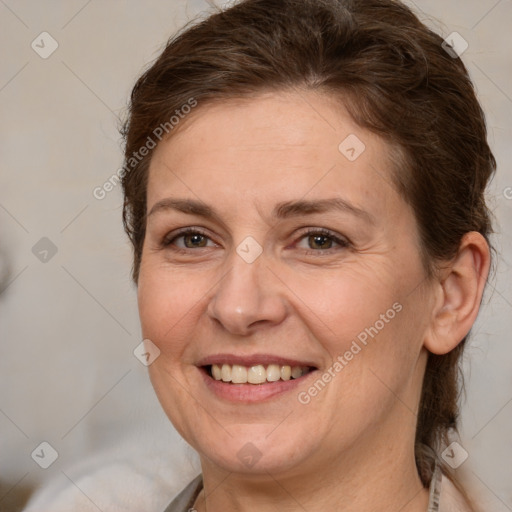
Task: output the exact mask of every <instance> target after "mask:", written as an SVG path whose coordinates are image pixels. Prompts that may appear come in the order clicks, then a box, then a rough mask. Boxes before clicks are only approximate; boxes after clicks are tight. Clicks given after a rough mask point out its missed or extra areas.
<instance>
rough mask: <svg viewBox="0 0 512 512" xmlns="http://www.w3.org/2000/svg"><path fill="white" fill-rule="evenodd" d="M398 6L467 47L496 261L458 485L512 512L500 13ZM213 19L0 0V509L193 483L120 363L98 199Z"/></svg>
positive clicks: (509, 8) (116, 262)
mask: <svg viewBox="0 0 512 512" xmlns="http://www.w3.org/2000/svg"><path fill="white" fill-rule="evenodd" d="M211 3H213V1H212V2H211ZM218 3H219V4H221V2H218ZM409 4H410V5H413V6H414V7H415V9H416V10H417V11H418V12H419V13H420V16H421V18H422V19H423V20H427V18H430V17H435V18H436V19H438V20H441V21H440V22H439V21H432V20H430V21H428V23H429V24H432V25H433V26H434V27H436V30H437V31H438V32H440V33H442V34H443V36H447V35H448V34H450V33H451V32H453V31H457V32H459V33H460V34H461V35H462V36H463V37H464V38H465V39H466V40H467V41H468V43H469V48H468V50H467V51H466V52H465V53H464V55H463V60H464V61H465V63H466V64H467V65H468V67H469V69H470V72H471V75H472V77H473V79H474V82H475V85H476V88H477V91H478V93H479V97H480V99H481V102H482V105H483V107H484V110H485V111H486V114H487V118H488V125H489V139H490V143H491V145H492V147H493V149H494V151H495V154H496V157H497V159H498V164H499V170H498V174H497V176H496V178H495V180H494V181H493V183H492V186H491V188H490V190H489V201H490V204H491V207H492V209H493V211H494V212H495V215H496V218H497V223H496V228H497V231H498V234H499V236H498V237H497V238H496V247H497V249H498V252H499V254H500V257H499V261H497V272H496V275H495V277H494V278H493V280H492V281H491V283H490V286H489V288H488V293H487V294H486V297H485V301H484V306H483V309H482V311H481V315H480V317H479V320H478V322H477V325H476V326H475V328H474V337H473V339H472V341H471V344H470V345H469V347H468V350H467V352H466V358H465V367H466V375H467V403H466V404H465V405H464V407H463V427H462V439H461V444H462V446H464V448H465V450H467V452H468V453H469V458H468V460H467V461H466V462H465V463H464V464H463V465H462V466H461V469H460V473H461V476H462V477H463V478H464V479H465V481H466V482H467V485H468V486H469V488H470V489H471V492H472V493H473V495H474V496H475V497H476V498H477V499H478V500H479V501H480V503H482V504H484V505H485V507H487V508H486V509H487V510H493V511H497V512H500V511H507V510H512V482H511V464H510V460H511V459H512V443H511V442H510V432H511V425H512V372H511V366H512V365H511V362H512V343H511V341H510V332H511V328H512V322H511V317H512V291H511V287H510V283H511V255H512V247H511V245H512V244H511V240H512V236H511V234H512V188H508V187H512V173H511V170H510V165H511V161H512V144H511V143H510V141H511V132H512V130H511V127H512V85H511V82H512V80H511V78H512V62H511V57H510V55H511V48H512V35H511V32H512V31H511V25H512V1H511V0H500V1H497V0H464V1H453V0H452V1H446V0H432V1H427V0H416V2H415V3H414V4H413V3H412V2H409ZM210 8H211V7H210V6H209V4H208V3H207V2H206V1H203V0H189V1H186V0H168V1H163V0H151V1H145V2H140V1H135V0H106V1H99V0H92V1H86V0H68V1H65V2H64V1H57V0H53V1H50V0H46V1H34V0H31V1H28V0H19V1H14V0H0V44H1V48H2V63H1V67H0V120H1V124H0V130H1V138H0V159H1V160H0V161H1V175H0V279H1V280H2V286H1V289H2V290H3V291H2V293H1V294H0V336H1V338H0V339H1V344H2V345H1V347H2V351H1V357H0V375H1V387H0V435H1V439H0V509H1V510H17V509H19V507H20V506H21V503H22V502H23V501H24V500H25V499H26V497H27V496H28V495H29V494H30V493H31V492H32V491H33V490H34V489H36V488H37V487H38V486H41V485H42V484H45V483H47V482H49V481H52V482H53V484H52V485H53V486H54V487H55V486H57V487H60V486H62V487H64V486H67V487H68V491H69V489H72V491H69V492H74V494H75V498H74V499H76V500H77V502H78V500H82V501H83V503H84V510H85V509H86V507H87V506H89V507H92V508H91V510H98V509H101V505H99V504H101V503H102V499H103V498H102V493H103V494H104V493H108V492H109V489H108V488H105V485H106V484H105V479H103V483H102V484H100V483H99V482H98V479H97V478H96V479H94V478H92V479H89V480H87V478H86V479H85V480H84V477H83V475H84V474H87V473H88V472H89V471H97V468H98V467H101V468H104V471H105V472H107V473H108V471H109V470H110V469H109V468H110V467H112V468H113V471H114V473H115V471H116V470H117V469H119V468H121V470H122V471H126V468H128V470H130V468H132V471H133V472H138V473H137V475H136V477H134V483H133V486H134V489H136V488H137V489H138V491H139V492H140V493H142V494H144V493H146V499H147V503H148V506H147V507H145V510H159V509H160V508H161V507H162V506H163V504H164V503H166V501H167V500H168V499H169V498H170V497H171V496H172V495H173V494H174V493H175V492H176V491H177V490H178V489H179V488H180V487H182V486H183V485H184V484H185V482H187V481H188V480H189V479H190V478H191V477H192V476H193V475H194V474H195V473H196V472H198V471H199V466H198V465H197V460H196V458H195V456H194V454H193V453H192V451H191V450H190V449H189V448H187V447H186V445H185V443H184V442H183V441H181V440H180V438H179V436H178V435H177V434H176V433H175V432H174V430H173V429H172V427H171V425H170V423H169V422H168V421H167V419H166V417H165V416H164V414H163V412H162V411H161V410H160V406H159V404H158V402H157V400H156V398H155V397H154V393H153V391H152V389H151V387H150V384H149V380H148V377H147V372H146V368H145V367H144V366H143V365H142V364H141V363H140V362H139V361H138V360H137V359H136V358H135V357H134V356H133V353H132V352H133V350H134V348H135V347H136V346H137V345H138V344H139V343H140V341H141V339H140V328H139V322H138V317H137V308H136V297H135V290H134V287H133V286H132V284H131V282H130V266H131V254H130V248H129V246H128V243H127V240H126V238H125V236H124V233H123V231H122V227H121V204H122V203H121V201H122V199H121V193H120V187H116V188H115V189H114V190H113V191H111V192H110V193H108V194H107V195H106V197H105V198H104V199H103V200H97V199H95V198H94V196H93V190H94V188H95V187H98V186H101V185H102V184H103V183H104V182H105V181H107V180H108V179H109V178H110V177H111V176H112V175H113V174H114V173H115V172H116V170H117V169H118V168H119V167H120V166H121V164H122V157H121V150H120V137H119V135H118V132H117V128H118V120H117V119H118V117H119V116H122V115H123V112H124V109H125V107H126V104H127V99H128V96H129V92H130V90H131V87H132V85H133V83H134V80H135V78H136V77H137V76H138V74H139V73H140V72H141V70H142V69H143V68H144V66H146V65H147V64H148V63H149V62H150V61H151V60H152V59H153V58H155V57H156V56H157V54H158V52H159V51H160V50H161V49H162V47H163V44H164V43H165V41H166V40H167V38H168V37H169V36H171V35H172V34H173V33H174V32H175V31H176V29H177V28H178V27H181V26H182V25H183V24H184V23H185V22H186V21H188V20H189V19H191V18H192V17H194V16H195V15H196V14H197V13H199V12H206V11H207V9H210ZM43 31H47V32H49V33H50V34H51V35H52V37H53V38H55V40H56V41H57V42H58V44H59V47H58V49H57V50H56V51H55V53H53V54H52V55H51V56H50V57H49V58H47V59H42V58H41V57H40V56H39V55H38V54H37V53H36V52H35V51H34V50H33V49H32V48H31V42H32V41H33V40H34V39H36V37H37V36H38V35H39V34H40V33H41V32H43ZM507 197H508V199H507ZM42 237H47V238H49V239H50V240H51V241H52V242H53V243H54V244H55V245H56V247H57V249H58V252H57V254H56V255H55V256H54V257H52V258H51V259H50V260H49V261H48V262H46V263H44V262H41V261H40V260H39V259H38V258H36V256H35V255H34V254H33V252H32V248H33V246H34V245H35V244H36V243H37V242H38V241H39V240H40V239H41V238H42ZM42 441H47V442H49V443H50V444H51V445H52V446H53V447H54V448H55V449H56V450H57V451H58V453H59V457H58V459H57V460H56V461H55V463H54V464H53V465H52V466H51V467H50V468H48V469H46V470H44V469H41V468H40V467H39V466H38V465H37V464H36V463H35V462H34V460H33V459H32V458H31V453H32V451H33V450H34V449H35V448H36V447H37V446H38V445H39V444H40V443H41V442H42ZM116 468H117V469H116ZM144 475H149V476H148V477H147V478H146V480H147V481H145V480H144ZM107 482H108V478H107ZM102 485H103V488H102V487H101V486H102ZM137 486H139V487H137ZM152 486H153V487H152ZM155 486H157V487H158V486H159V487H158V489H156V488H154V487H155ZM153 491H154V492H153ZM111 492H115V489H113V488H112V489H111ZM93 505H94V506H93ZM95 507H96V508H95ZM151 507H154V508H151ZM141 510H142V509H141Z"/></svg>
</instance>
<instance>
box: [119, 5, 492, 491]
mask: <svg viewBox="0 0 512 512" xmlns="http://www.w3.org/2000/svg"><path fill="white" fill-rule="evenodd" d="M442 43H443V39H442V38H441V37H440V36H439V35H437V34H435V33H434V32H433V31H431V30H430V29H428V28H427V27H426V26H425V25H424V24H423V23H421V22H420V21H419V20H418V18H417V17H416V16H415V15H414V13H413V12H412V11H411V10H410V9H409V8H408V7H406V6H405V5H403V4H402V3H400V2H398V1H394V0H242V1H241V2H239V3H238V4H235V5H234V6H233V7H231V8H229V9H227V10H225V11H220V12H217V13H215V14H213V15H211V16H210V17H208V18H207V19H205V20H203V21H201V22H198V23H196V24H194V25H192V26H190V27H186V29H185V30H183V31H182V32H181V33H180V34H178V35H177V36H176V37H174V38H172V39H171V40H170V41H169V43H168V44H167V46H166V48H165V49H164V51H163V52H162V53H161V55H160V56H159V57H158V59H157V60H156V62H155V63H154V64H153V65H152V66H151V67H150V68H149V69H148V70H147V71H146V72H145V73H144V74H143V75H142V76H141V77H140V78H139V80H138V81H137V83H136V85H135V87H134V89H133V91H132V95H131V105H130V111H129V117H128V119H127V121H126V124H125V126H124V132H123V133H124V135H125V138H126V147H125V158H126V162H127V163H128V162H129V161H130V158H133V154H134V152H137V151H138V149H139V148H140V147H142V146H143V145H144V144H145V143H146V141H147V140H148V136H151V134H152V133H153V132H154V130H155V128H156V127H157V126H161V125H163V124H164V123H166V122H167V123H168V120H169V119H170V117H171V116H172V115H173V113H174V112H176V110H179V109H180V108H181V107H182V106H183V105H185V104H187V102H189V101H190V98H194V99H195V101H197V102H198V104H199V106H201V105H202V104H205V103H206V102H212V101H223V100H227V99H230V98H235V97H247V96H251V95H254V94H257V93H261V92H266V91H281V90H287V89H294V88H298V87H301V88H307V89H310V90H317V91H321V92H327V93H329V94H330V95H332V96H333V97H337V98H339V99H340V101H342V103H343V104H344V105H345V107H346V108H347V109H348V111H349V113H350V114H351V116H352V117H353V118H354V120H355V121H356V122H357V123H358V124H359V125H360V126H362V127H364V128H367V129H369V130H371V131H372V132H374V133H377V134H378V135H380V136H381V137H382V138H383V139H384V140H386V141H387V142H388V143H389V144H390V145H391V147H392V148H395V149H396V152H395V153H396V155H397V159H396V160H397V162H398V164H397V166H396V167H397V168H396V169H395V170H394V181H395V185H396V187H397V189H398V190H399V191H400V193H401V194H402V196H403V198H404V199H405V200H406V201H407V202H408V203H409V204H411V205H412V208H413V210H414V212H415V216H416V220H417V223H418V226H419V233H420V237H421V250H422V256H423V261H424V265H425V269H426V272H427V274H428V276H429V277H431V276H432V275H433V274H434V273H435V271H436V268H437V264H438V263H439V262H442V261H446V260H449V259H451V258H452V257H453V256H455V254H456V253H457V250H458V247H459V244H460V241H461V239H462V237H463V235H464V234H465V233H467V232H470V231H477V232H479V233H481V234H482V235H483V236H484V237H485V238H486V240H487V241H488V242H489V236H490V233H491V232H492V227H491V220H490V212H489V211H488V209H487V206H486V204H485V199H484V191H485V188H486V185H487V183H488V181H489V180H490V178H491V177H492V175H493V173H494V171H495V168H496V162H495V159H494V157H493V154H492V152H491V150H490V148H489V146H488V143H487V134H486V124H485V118H484V114H483V112H482V109H481V107H480V105H479V103H478V101H477V98H476V96H475V92H474V89H473V86H472V83H471V80H470V78H469V76H468V72H467V70H466V68H465V66H464V64H463V63H462V61H461V60H460V58H453V56H452V55H450V54H449V53H448V52H447V51H445V49H444V48H443V47H442ZM199 108H200V107H199ZM169 133H171V135H172V132H169ZM150 159H151V153H150V154H148V155H147V156H146V157H145V158H143V159H141V160H140V162H136V163H135V165H132V168H131V169H130V170H129V172H126V173H125V174H124V176H123V187H124V194H125V200H124V212H123V220H124V225H125V229H126V231H127V233H128V235H129V237H130V239H131V242H132V244H133V249H134V267H133V278H134V280H135V281H137V279H138V272H139V266H140V260H141V254H142V246H143V242H144V235H145V223H146V207H147V205H146V184H147V176H148V167H149V162H150ZM125 167H126V166H125ZM466 339H467V337H466V338H464V340H462V342H461V343H460V344H459V345H458V346H457V347H456V348H455V349H454V350H452V351H451V352H450V353H448V354H446V355H434V354H429V358H428V363H427V368H426V373H425V377H424V382H423V390H422V396H421V401H420V408H419V413H418V423H417V432H416V463H417V467H418V472H419V474H420V477H421V479H422V481H423V484H424V485H425V486H428V484H429V482H430V478H431V474H432V468H433V462H434V458H433V457H429V455H428V453H429V451H430V453H432V452H433V451H435V450H437V449H439V447H440V445H441V444H442V443H445V442H447V434H448V432H449V431H450V429H455V430H456V427H457V418H458V414H459V410H458V405H457V401H458V395H459V389H460V387H459V382H458V378H459V359H460V356H461V354H462V350H463V348H464V345H465V342H466ZM445 469H446V468H445ZM452 480H453V476H452Z"/></svg>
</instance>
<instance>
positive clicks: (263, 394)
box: [199, 368, 315, 403]
mask: <svg viewBox="0 0 512 512" xmlns="http://www.w3.org/2000/svg"><path fill="white" fill-rule="evenodd" d="M199 371H200V372H201V375H202V376H203V379H204V382H205V384H206V386H207V387H208V389H209V390H210V391H212V392H213V393H214V394H215V395H216V396H217V397H218V398H222V399H224V400H228V401H230V402H237V403H254V402H262V401H264V400H270V399H272V398H275V397H277V396H281V395H284V394H285V393H289V392H291V391H293V390H295V389H296V388H297V386H299V385H300V384H302V383H303V382H304V380H305V379H307V378H308V377H310V376H311V375H312V374H314V373H315V370H314V371H311V372H309V373H307V374H306V375H303V376H302V377H299V378H298V379H290V380H278V381H275V382H265V383H263V384H231V383H230V382H223V381H222V380H215V379H214V378H212V377H210V376H209V375H208V373H207V372H206V371H205V370H204V368H199Z"/></svg>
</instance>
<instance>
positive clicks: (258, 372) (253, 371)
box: [246, 364, 267, 384]
mask: <svg viewBox="0 0 512 512" xmlns="http://www.w3.org/2000/svg"><path fill="white" fill-rule="evenodd" d="M266 380H267V370H265V367H264V366H262V365H261V364H259V365H257V366H251V367H250V368H249V370H248V372H247V380H246V382H249V384H262V383H263V382H265V381H266Z"/></svg>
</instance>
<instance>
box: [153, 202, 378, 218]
mask: <svg viewBox="0 0 512 512" xmlns="http://www.w3.org/2000/svg"><path fill="white" fill-rule="evenodd" d="M165 210H177V211H180V212H183V213H187V214H190V215H197V216H199V217H205V218H208V219H212V220H215V221H217V222H222V220H221V218H220V215H219V214H218V213H217V212H216V211H215V210H214V209H213V208H212V207H210V206H208V205H206V204H205V203H203V202H201V201H197V200H195V199H178V198H171V197H168V198H166V199H162V200H161V201H158V202H157V203H155V204H154V205H153V207H152V208H151V211H150V212H149V214H148V217H149V216H151V215H154V214H155V213H157V212H159V211H165ZM332 210H335V211H341V212H343V213H349V214H352V215H354V216H355V217H358V218H360V219H362V220H364V221H365V222H367V223H368V224H372V225H375V223H376V221H375V217H374V216H373V215H371V214H370V213H369V212H367V211H366V210H363V209H361V208H359V207H357V206H355V205H354V204H352V203H350V202H349V201H347V200H346V199H342V198H341V197H333V198H329V199H318V200H310V201H306V200H298V201H285V202H282V203H278V204H277V205H276V206H275V207H274V209H273V210H272V217H273V218H276V219H287V218H290V217H298V216H301V215H311V214H314V213H325V212H328V211H332Z"/></svg>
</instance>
